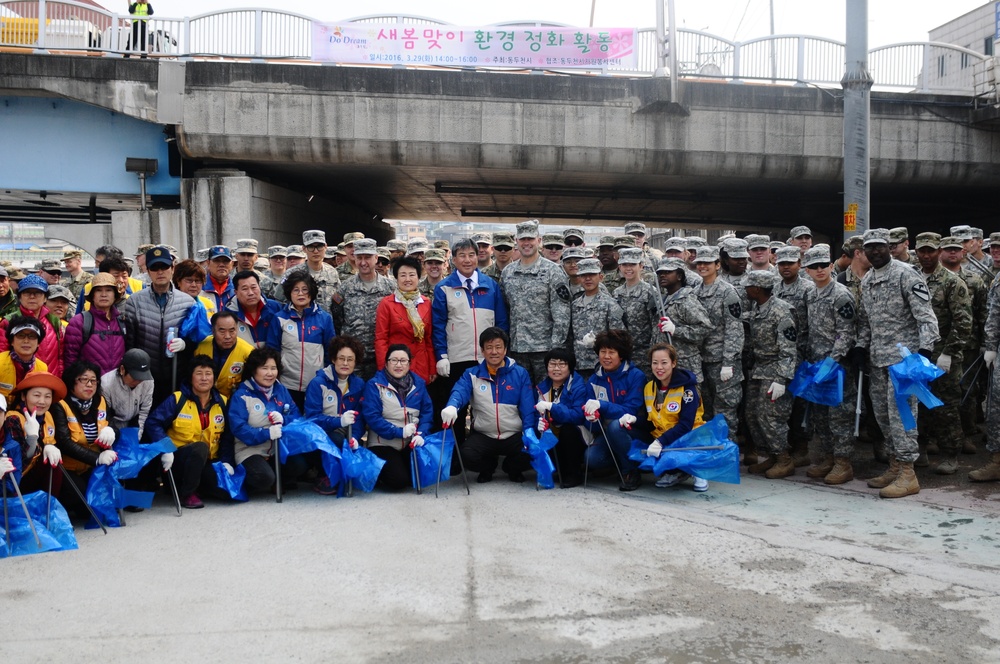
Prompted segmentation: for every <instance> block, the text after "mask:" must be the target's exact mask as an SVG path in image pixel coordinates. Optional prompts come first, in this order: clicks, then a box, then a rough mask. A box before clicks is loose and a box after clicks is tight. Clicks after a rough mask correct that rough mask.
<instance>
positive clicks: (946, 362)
mask: <svg viewBox="0 0 1000 664" xmlns="http://www.w3.org/2000/svg"><path fill="white" fill-rule="evenodd" d="M935 364H937V368H938V369H940V370H941V371H943V372H945V373H948V372H949V371H951V355H945V354H944V353H942V354H940V355H938V359H937V362H935Z"/></svg>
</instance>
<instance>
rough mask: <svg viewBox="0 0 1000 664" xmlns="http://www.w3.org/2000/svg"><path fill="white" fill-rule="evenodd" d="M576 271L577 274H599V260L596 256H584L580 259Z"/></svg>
mask: <svg viewBox="0 0 1000 664" xmlns="http://www.w3.org/2000/svg"><path fill="white" fill-rule="evenodd" d="M576 273H577V274H578V275H584V274H600V273H601V261H599V260H597V259H596V258H584V259H583V260H582V261H580V264H579V267H578V268H577V271H576Z"/></svg>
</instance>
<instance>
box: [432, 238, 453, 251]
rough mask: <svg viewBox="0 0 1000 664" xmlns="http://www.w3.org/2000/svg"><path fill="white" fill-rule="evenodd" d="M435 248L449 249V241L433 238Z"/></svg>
mask: <svg viewBox="0 0 1000 664" xmlns="http://www.w3.org/2000/svg"><path fill="white" fill-rule="evenodd" d="M434 248H435V249H446V250H447V249H451V243H450V242H448V240H434Z"/></svg>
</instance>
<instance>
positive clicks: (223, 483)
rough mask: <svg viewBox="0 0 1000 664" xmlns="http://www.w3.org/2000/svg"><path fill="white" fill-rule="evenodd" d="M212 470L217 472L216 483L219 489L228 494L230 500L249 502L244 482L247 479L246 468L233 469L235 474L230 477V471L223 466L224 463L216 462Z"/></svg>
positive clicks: (237, 467) (240, 466) (239, 466)
mask: <svg viewBox="0 0 1000 664" xmlns="http://www.w3.org/2000/svg"><path fill="white" fill-rule="evenodd" d="M212 470H214V471H215V481H216V482H218V483H219V488H220V489H222V490H223V491H225V492H226V493H228V494H229V497H230V498H232V499H233V500H238V501H240V502H246V501H247V500H249V498H248V497H247V490H246V488H245V487H244V486H243V480H245V479H246V477H247V469H246V468H244V467H243V466H242V465H238V466H236V467H235V468H233V471H234V472H233V474H232V475H231V476H230V474H229V471H227V470H226V467H225V466H224V465H222V462H221V461H216V462H215V463H213V464H212Z"/></svg>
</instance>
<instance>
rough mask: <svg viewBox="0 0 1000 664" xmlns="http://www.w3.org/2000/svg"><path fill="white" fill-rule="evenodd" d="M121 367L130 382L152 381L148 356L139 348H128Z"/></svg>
mask: <svg viewBox="0 0 1000 664" xmlns="http://www.w3.org/2000/svg"><path fill="white" fill-rule="evenodd" d="M121 365H122V366H123V367H125V371H127V372H128V375H129V376H131V377H132V380H153V374H152V373H151V372H150V370H149V355H148V354H147V353H146V351H144V350H142V349H141V348H130V349H129V350H127V351H125V355H124V357H122V364H121Z"/></svg>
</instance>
